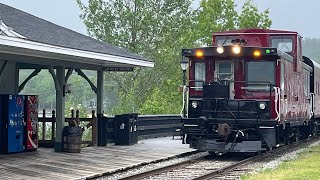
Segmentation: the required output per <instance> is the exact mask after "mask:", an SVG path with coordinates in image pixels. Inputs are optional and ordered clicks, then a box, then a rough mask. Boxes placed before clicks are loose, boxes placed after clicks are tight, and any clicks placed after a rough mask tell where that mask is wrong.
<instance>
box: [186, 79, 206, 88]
mask: <svg viewBox="0 0 320 180" xmlns="http://www.w3.org/2000/svg"><path fill="white" fill-rule="evenodd" d="M196 82H200V83H202V86H191V85H190V84H191V83H196ZM204 83H205V82H204V81H202V80H189V85H188V88H190V89H203V85H204Z"/></svg>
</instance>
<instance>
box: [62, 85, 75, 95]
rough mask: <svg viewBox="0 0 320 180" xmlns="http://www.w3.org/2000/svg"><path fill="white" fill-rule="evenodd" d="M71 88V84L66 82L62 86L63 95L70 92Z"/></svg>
mask: <svg viewBox="0 0 320 180" xmlns="http://www.w3.org/2000/svg"><path fill="white" fill-rule="evenodd" d="M72 90H73V88H72V84H66V85H64V86H63V91H64V96H65V95H66V94H70V93H71V92H72Z"/></svg>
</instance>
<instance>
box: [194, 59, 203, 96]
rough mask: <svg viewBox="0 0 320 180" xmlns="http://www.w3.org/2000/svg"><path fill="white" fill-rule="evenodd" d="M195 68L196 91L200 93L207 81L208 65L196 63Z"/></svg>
mask: <svg viewBox="0 0 320 180" xmlns="http://www.w3.org/2000/svg"><path fill="white" fill-rule="evenodd" d="M194 67H195V68H194V80H196V82H195V90H197V91H199V90H202V87H203V84H204V82H205V80H206V63H200V62H196V63H195V65H194ZM197 81H198V82H197Z"/></svg>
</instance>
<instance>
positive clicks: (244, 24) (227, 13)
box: [195, 0, 272, 45]
mask: <svg viewBox="0 0 320 180" xmlns="http://www.w3.org/2000/svg"><path fill="white" fill-rule="evenodd" d="M196 11H197V20H196V21H197V27H198V28H197V29H196V30H195V34H196V35H197V40H198V42H199V43H200V44H204V45H211V44H212V32H218V31H225V30H234V29H239V28H240V29H241V28H265V29H268V28H270V26H271V23H272V21H271V20H270V19H269V17H268V15H269V11H268V10H265V11H264V12H262V13H260V12H259V11H258V8H257V7H256V6H255V5H253V1H252V0H247V1H246V2H245V3H244V4H243V6H242V11H241V12H240V13H238V12H237V11H236V4H235V2H234V0H201V2H200V7H199V8H198V9H197V10H196Z"/></svg>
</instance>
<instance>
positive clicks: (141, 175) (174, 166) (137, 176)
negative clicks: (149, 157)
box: [120, 155, 210, 180]
mask: <svg viewBox="0 0 320 180" xmlns="http://www.w3.org/2000/svg"><path fill="white" fill-rule="evenodd" d="M208 156H210V155H207V156H204V157H199V158H196V159H192V160H186V161H182V162H179V163H176V164H172V165H168V166H164V167H160V168H157V169H152V170H150V171H146V172H142V173H139V174H134V175H131V176H127V177H124V178H120V179H121V180H136V179H142V178H146V177H149V176H152V175H156V174H160V173H163V172H167V171H171V170H174V169H177V168H179V167H182V166H185V165H189V164H193V163H195V162H197V161H200V160H204V159H205V157H208Z"/></svg>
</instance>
